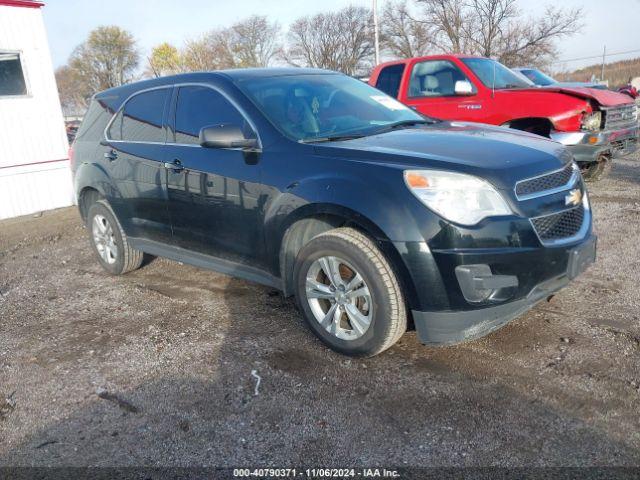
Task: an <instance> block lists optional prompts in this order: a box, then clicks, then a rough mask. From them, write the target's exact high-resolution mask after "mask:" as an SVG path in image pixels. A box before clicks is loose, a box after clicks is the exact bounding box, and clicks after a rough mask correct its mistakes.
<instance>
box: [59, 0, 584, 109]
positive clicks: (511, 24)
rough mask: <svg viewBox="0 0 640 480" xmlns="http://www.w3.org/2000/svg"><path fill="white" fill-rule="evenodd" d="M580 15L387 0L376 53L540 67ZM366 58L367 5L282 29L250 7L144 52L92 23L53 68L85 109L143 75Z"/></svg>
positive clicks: (482, 0) (483, 2)
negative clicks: (236, 17)
mask: <svg viewBox="0 0 640 480" xmlns="http://www.w3.org/2000/svg"><path fill="white" fill-rule="evenodd" d="M582 16H583V12H582V10H581V9H564V8H562V7H557V6H547V7H545V9H544V11H543V13H542V14H541V15H539V16H537V17H531V16H527V15H526V14H525V13H524V12H523V11H522V10H521V9H520V8H518V4H517V0H395V1H394V0H392V1H389V2H387V3H386V4H385V5H384V8H383V9H382V11H381V15H380V22H379V24H380V47H381V51H382V56H383V59H384V60H387V59H389V60H390V59H393V58H406V57H414V56H420V55H427V54H435V53H443V52H447V53H463V54H473V55H482V56H486V57H493V58H497V59H498V60H499V61H501V62H502V63H504V64H506V65H507V66H518V65H521V66H528V65H533V66H539V67H544V66H545V65H548V64H549V63H550V62H551V61H552V60H553V59H554V58H556V56H557V53H558V47H557V42H558V40H559V39H561V38H563V37H567V36H570V35H573V34H575V33H576V32H578V31H579V30H580V29H581V28H582V24H581V20H580V19H581V18H582ZM374 63H375V62H374V32H373V14H372V11H371V10H370V9H367V8H364V7H356V6H347V7H345V8H342V9H340V10H337V11H333V12H326V13H317V14H314V15H306V16H303V17H300V18H298V19H296V20H295V21H294V22H293V23H292V24H291V25H290V26H289V27H288V28H287V29H286V31H285V30H284V29H283V28H282V26H281V25H280V24H279V23H278V22H276V21H273V20H271V19H269V18H268V17H266V16H261V15H252V16H249V17H247V18H244V19H242V20H240V21H238V22H236V23H234V24H233V25H231V26H229V27H225V28H216V29H212V30H211V31H209V32H206V33H204V34H202V35H200V36H197V37H194V38H189V39H186V40H185V42H184V44H183V45H181V46H176V45H172V44H170V43H161V44H159V45H157V46H155V47H153V48H152V50H151V52H150V53H149V55H143V53H142V52H141V51H140V49H139V48H138V45H137V42H136V40H135V37H134V36H133V35H132V34H131V33H130V32H127V31H125V30H123V29H121V28H119V27H117V26H102V27H98V28H96V29H95V30H93V31H92V32H91V33H90V34H89V37H88V38H87V40H86V41H85V42H83V43H82V44H81V45H78V46H77V47H76V48H75V49H74V51H73V53H72V54H71V56H70V58H69V61H68V63H67V64H66V65H64V66H62V67H60V68H58V69H57V71H56V79H57V81H58V89H59V92H60V98H61V101H62V104H63V108H64V109H65V110H66V111H83V110H84V109H85V108H86V105H87V99H88V98H90V97H91V95H92V94H93V93H95V92H97V91H100V90H104V89H107V88H111V87H115V86H119V85H122V84H123V83H127V82H130V81H133V80H136V79H139V78H141V77H155V76H163V75H170V74H175V73H182V72H191V71H202V70H218V69H224V68H244V67H268V66H273V65H292V66H300V67H303V66H304V67H315V68H326V69H330V70H337V71H341V72H344V73H346V74H348V75H355V76H366V75H367V74H368V73H369V72H370V70H371V68H372V67H373V66H374ZM141 67H142V68H141ZM141 72H142V73H141Z"/></svg>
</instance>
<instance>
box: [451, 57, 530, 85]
mask: <svg viewBox="0 0 640 480" xmlns="http://www.w3.org/2000/svg"><path fill="white" fill-rule="evenodd" d="M461 60H462V62H463V63H464V64H465V65H466V66H467V67H469V68H470V69H471V71H473V73H475V74H476V76H477V77H478V78H479V79H480V81H481V82H482V83H483V84H484V85H485V86H486V87H488V88H495V89H496V90H501V89H505V88H529V87H531V84H530V83H527V82H526V81H525V80H524V79H523V78H521V77H519V76H518V75H516V74H515V73H514V72H512V71H511V70H509V69H508V68H507V67H505V66H504V65H502V64H501V63H500V62H496V61H495V60H491V59H490V58H462V59H461Z"/></svg>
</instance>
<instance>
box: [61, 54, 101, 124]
mask: <svg viewBox="0 0 640 480" xmlns="http://www.w3.org/2000/svg"><path fill="white" fill-rule="evenodd" d="M55 75H56V83H57V85H58V96H59V97H60V104H61V105H62V110H63V111H64V112H65V114H69V115H73V114H78V113H81V112H84V111H85V110H86V109H87V106H88V99H89V98H90V97H91V95H92V93H93V92H92V91H91V90H90V89H89V88H88V85H86V84H85V83H84V82H83V81H82V79H81V78H80V76H79V75H78V73H77V72H76V71H75V70H74V69H72V68H71V67H69V66H68V65H64V66H62V67H59V68H58V69H56V72H55Z"/></svg>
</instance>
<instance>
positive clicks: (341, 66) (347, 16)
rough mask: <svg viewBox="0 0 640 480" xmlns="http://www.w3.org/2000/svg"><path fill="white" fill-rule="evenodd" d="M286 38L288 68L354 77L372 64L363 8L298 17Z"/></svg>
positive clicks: (370, 35)
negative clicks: (311, 68) (323, 71)
mask: <svg viewBox="0 0 640 480" xmlns="http://www.w3.org/2000/svg"><path fill="white" fill-rule="evenodd" d="M287 38H288V46H287V48H286V49H285V50H284V58H285V60H286V61H287V62H288V63H290V64H291V65H295V66H310V67H317V68H327V69H330V70H338V71H341V72H344V73H346V74H348V75H356V74H359V73H364V72H365V71H367V70H368V69H369V68H370V67H371V65H372V63H373V50H374V46H373V32H372V16H371V11H370V10H368V9H366V8H362V7H354V6H349V7H345V8H343V9H342V10H339V11H337V12H329V13H320V14H317V15H313V16H306V17H301V18H298V19H297V20H296V21H295V22H293V24H292V25H291V27H290V29H289V32H288V35H287Z"/></svg>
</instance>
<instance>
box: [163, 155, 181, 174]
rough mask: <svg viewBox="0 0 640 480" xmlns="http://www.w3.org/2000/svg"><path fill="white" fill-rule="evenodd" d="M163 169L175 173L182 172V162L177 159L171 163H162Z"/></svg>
mask: <svg viewBox="0 0 640 480" xmlns="http://www.w3.org/2000/svg"><path fill="white" fill-rule="evenodd" d="M164 168H166V169H167V170H173V171H174V172H175V173H178V172H181V171H182V170H184V167H183V166H182V162H181V161H180V160H178V159H177V158H176V159H175V160H174V161H173V162H164Z"/></svg>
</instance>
